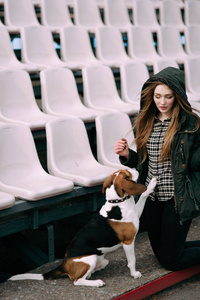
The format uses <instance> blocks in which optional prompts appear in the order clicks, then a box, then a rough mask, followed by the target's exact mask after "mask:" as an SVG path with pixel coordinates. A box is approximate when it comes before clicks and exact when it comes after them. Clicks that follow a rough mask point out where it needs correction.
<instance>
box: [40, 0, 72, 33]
mask: <svg viewBox="0 0 200 300" xmlns="http://www.w3.org/2000/svg"><path fill="white" fill-rule="evenodd" d="M41 23H42V24H43V25H44V26H46V27H48V28H49V29H50V30H51V31H52V32H59V30H60V29H61V28H63V27H65V26H72V25H73V23H72V20H71V17H70V14H69V10H68V7H67V5H66V1H65V0H56V1H55V0H41Z"/></svg>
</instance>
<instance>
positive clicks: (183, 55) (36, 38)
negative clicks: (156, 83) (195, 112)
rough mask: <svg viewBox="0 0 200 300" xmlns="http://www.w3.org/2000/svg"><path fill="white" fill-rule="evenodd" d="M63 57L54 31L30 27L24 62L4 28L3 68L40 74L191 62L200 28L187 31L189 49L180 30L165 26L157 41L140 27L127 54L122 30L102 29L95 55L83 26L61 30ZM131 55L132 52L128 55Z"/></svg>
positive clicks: (199, 51) (199, 48) (199, 50)
mask: <svg viewBox="0 0 200 300" xmlns="http://www.w3.org/2000/svg"><path fill="white" fill-rule="evenodd" d="M59 37H60V45H61V49H60V52H61V54H60V55H61V58H60V57H59V56H58V54H57V52H56V50H55V46H54V39H53V36H52V34H51V32H50V31H49V30H48V29H47V28H46V27H45V26H26V27H24V28H22V29H21V41H22V49H21V56H22V62H19V61H18V60H17V59H16V57H15V55H14V51H13V49H12V46H11V42H10V37H9V33H8V31H7V30H6V29H5V28H4V27H3V26H0V40H1V48H0V54H1V55H0V67H16V68H20V69H25V70H26V71H29V72H32V73H33V72H38V71H40V70H42V69H45V68H47V67H50V66H51V67H52V66H53V67H67V68H70V69H72V70H79V69H82V68H83V67H85V66H88V65H98V64H102V63H103V64H106V65H109V66H111V67H119V66H120V64H122V63H127V62H133V61H140V62H143V63H145V64H147V65H148V66H152V65H153V64H154V62H156V61H159V60H163V59H174V60H175V61H177V62H178V63H179V64H183V63H184V62H185V61H186V60H187V59H189V58H191V57H192V58H193V57H195V58H196V57H200V27H198V26H190V27H188V28H187V29H186V30H185V35H184V38H185V42H184V43H185V49H184V48H183V45H182V41H181V36H180V34H179V32H178V30H177V29H176V28H173V27H165V26H164V27H163V26H161V27H160V29H159V30H158V31H157V35H156V37H157V41H156V45H155V40H154V38H153V36H152V33H151V32H150V30H149V29H148V28H145V27H142V26H137V27H132V28H131V29H129V31H128V34H127V38H128V39H127V44H128V45H127V51H126V49H125V45H124V42H125V41H124V40H123V37H122V35H121V33H120V31H119V30H118V29H116V28H114V27H109V26H108V27H106V26H105V27H101V28H99V29H97V30H96V32H95V40H94V42H95V49H94V51H95V54H94V52H93V49H92V46H91V43H90V39H89V35H88V33H87V31H86V30H85V29H84V28H82V27H79V26H67V27H65V28H63V29H61V31H60V35H59ZM127 52H128V53H127Z"/></svg>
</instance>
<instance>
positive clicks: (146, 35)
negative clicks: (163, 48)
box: [128, 26, 161, 66]
mask: <svg viewBox="0 0 200 300" xmlns="http://www.w3.org/2000/svg"><path fill="white" fill-rule="evenodd" d="M128 54H129V56H130V57H131V58H132V59H135V61H138V62H143V63H145V64H147V65H148V66H151V65H153V63H154V62H155V61H157V60H160V59H161V57H160V56H159V55H158V53H157V51H156V48H155V46H154V40H153V35H152V32H151V31H150V29H149V28H147V27H143V26H135V27H133V28H130V29H129V30H128Z"/></svg>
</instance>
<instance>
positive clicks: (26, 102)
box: [0, 69, 39, 119]
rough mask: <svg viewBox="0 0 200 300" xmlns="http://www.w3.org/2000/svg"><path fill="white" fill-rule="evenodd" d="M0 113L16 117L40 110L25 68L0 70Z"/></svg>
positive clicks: (12, 117)
mask: <svg viewBox="0 0 200 300" xmlns="http://www.w3.org/2000/svg"><path fill="white" fill-rule="evenodd" d="M0 90H1V93H0V113H1V115H3V116H4V117H7V118H11V119H14V118H15V117H16V119H19V118H20V115H22V116H26V117H27V118H28V116H30V115H31V114H32V113H34V111H35V110H37V111H38V110H39V108H38V106H37V103H36V101H35V97H34V92H33V87H32V83H31V79H30V76H29V74H28V73H27V72H26V71H23V70H17V69H15V70H9V69H5V70H0Z"/></svg>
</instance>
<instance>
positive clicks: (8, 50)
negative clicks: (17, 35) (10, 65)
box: [0, 26, 17, 66]
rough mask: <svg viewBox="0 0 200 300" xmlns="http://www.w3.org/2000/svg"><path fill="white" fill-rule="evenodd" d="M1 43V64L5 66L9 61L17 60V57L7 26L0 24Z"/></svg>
mask: <svg viewBox="0 0 200 300" xmlns="http://www.w3.org/2000/svg"><path fill="white" fill-rule="evenodd" d="M0 43H1V47H0V66H1V65H2V66H4V65H5V64H6V62H7V61H9V62H10V61H11V60H14V61H16V60H17V58H16V56H15V54H14V51H13V49H12V44H11V40H10V36H9V33H8V31H7V29H6V28H5V26H0Z"/></svg>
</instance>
